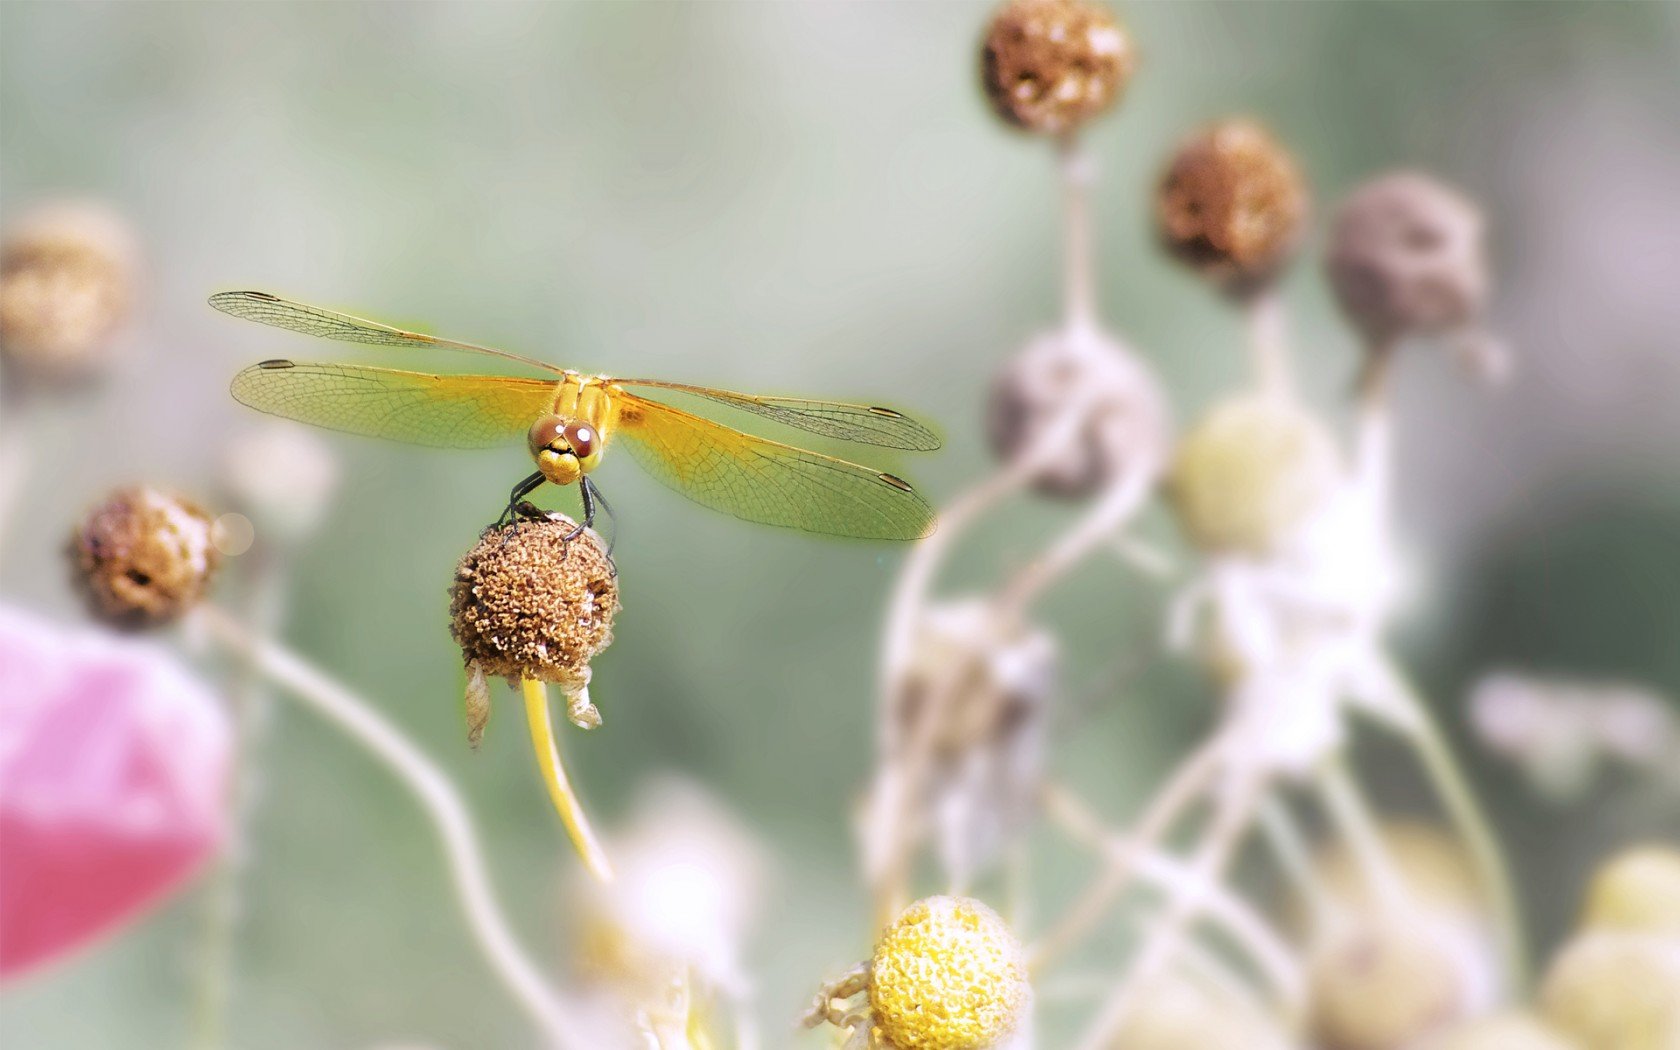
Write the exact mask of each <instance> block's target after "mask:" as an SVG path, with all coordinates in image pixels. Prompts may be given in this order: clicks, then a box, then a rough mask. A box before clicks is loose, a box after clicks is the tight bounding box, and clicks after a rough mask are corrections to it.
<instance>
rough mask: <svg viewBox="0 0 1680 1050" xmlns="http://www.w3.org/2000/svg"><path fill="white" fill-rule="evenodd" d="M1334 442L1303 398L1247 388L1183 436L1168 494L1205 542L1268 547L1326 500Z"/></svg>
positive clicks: (1337, 474)
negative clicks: (1252, 391)
mask: <svg viewBox="0 0 1680 1050" xmlns="http://www.w3.org/2000/svg"><path fill="white" fill-rule="evenodd" d="M1341 473H1342V471H1341V463H1340V459H1339V457H1338V456H1337V453H1336V446H1335V443H1334V441H1333V440H1332V439H1331V437H1330V435H1329V433H1328V432H1327V431H1326V430H1325V428H1324V425H1323V424H1322V423H1320V422H1319V421H1318V420H1317V419H1315V418H1314V417H1313V416H1312V415H1311V414H1310V413H1308V412H1306V411H1305V410H1304V409H1302V408H1301V407H1300V406H1298V405H1295V404H1293V403H1290V402H1287V401H1281V400H1279V399H1276V398H1268V397H1259V396H1253V395H1243V396H1239V397H1236V398H1233V399H1231V400H1228V401H1226V402H1224V403H1222V404H1220V405H1217V406H1215V407H1214V409H1213V410H1212V411H1210V412H1209V413H1208V414H1207V415H1206V416H1205V417H1203V419H1202V420H1201V422H1199V423H1197V424H1196V426H1195V427H1194V428H1193V429H1192V430H1191V431H1190V432H1189V433H1188V434H1186V435H1185V437H1184V440H1183V441H1182V442H1180V443H1179V447H1178V453H1177V455H1176V456H1175V457H1174V459H1173V464H1172V467H1171V469H1170V470H1169V472H1168V475H1167V495H1168V498H1169V499H1170V501H1171V503H1172V506H1173V509H1174V511H1175V512H1176V513H1177V515H1178V521H1179V524H1180V525H1181V526H1182V527H1183V528H1184V531H1185V532H1186V533H1187V534H1188V535H1189V537H1190V539H1191V540H1192V541H1193V542H1195V543H1196V544H1197V545H1198V546H1200V547H1202V548H1203V549H1204V550H1207V551H1210V552H1217V553H1240V554H1251V555H1264V554H1267V553H1269V552H1271V551H1273V550H1275V549H1277V548H1278V547H1279V546H1280V545H1281V544H1282V543H1283V542H1284V541H1285V540H1287V539H1288V538H1289V537H1290V536H1291V535H1292V534H1293V532H1294V530H1295V529H1296V527H1297V526H1299V525H1301V524H1302V523H1303V522H1304V521H1306V520H1307V519H1308V518H1309V517H1311V516H1312V514H1313V512H1315V511H1317V510H1318V509H1319V508H1321V507H1322V506H1323V505H1324V504H1325V502H1326V501H1327V500H1328V498H1329V497H1330V496H1331V495H1332V493H1333V492H1334V491H1335V489H1336V486H1337V485H1338V484H1339V482H1340V479H1341Z"/></svg>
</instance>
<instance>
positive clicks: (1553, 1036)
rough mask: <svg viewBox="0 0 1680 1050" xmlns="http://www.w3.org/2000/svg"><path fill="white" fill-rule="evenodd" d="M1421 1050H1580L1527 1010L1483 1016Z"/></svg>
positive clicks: (1447, 1033) (1432, 1041) (1444, 1035)
mask: <svg viewBox="0 0 1680 1050" xmlns="http://www.w3.org/2000/svg"><path fill="white" fill-rule="evenodd" d="M1420 1050H1577V1047H1576V1046H1575V1044H1574V1043H1572V1042H1570V1041H1569V1040H1568V1039H1565V1038H1564V1037H1563V1036H1562V1035H1559V1034H1558V1033H1557V1032H1556V1031H1554V1030H1553V1029H1551V1028H1550V1027H1548V1026H1547V1025H1546V1024H1545V1023H1544V1022H1542V1021H1541V1020H1540V1019H1539V1018H1537V1017H1535V1016H1534V1015H1532V1014H1530V1013H1528V1012H1527V1011H1519V1010H1513V1011H1510V1012H1508V1013H1502V1014H1495V1015H1494V1016H1492V1017H1483V1018H1479V1019H1477V1020H1475V1021H1471V1022H1470V1023H1468V1024H1465V1025H1460V1026H1459V1027H1457V1028H1454V1029H1452V1030H1451V1031H1449V1032H1446V1033H1443V1034H1442V1035H1441V1036H1440V1037H1438V1038H1436V1039H1432V1040H1430V1041H1429V1042H1427V1043H1425V1044H1424V1045H1423V1047H1422V1048H1420Z"/></svg>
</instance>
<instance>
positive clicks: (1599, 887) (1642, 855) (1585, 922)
mask: <svg viewBox="0 0 1680 1050" xmlns="http://www.w3.org/2000/svg"><path fill="white" fill-rule="evenodd" d="M1581 925H1582V926H1583V927H1586V928H1588V929H1595V930H1598V929H1603V930H1630V931H1631V930H1639V931H1644V932H1646V933H1661V934H1666V935H1668V936H1670V937H1680V850H1677V849H1675V848H1674V847H1672V846H1661V845H1656V844H1650V845H1645V846H1637V847H1635V848H1633V849H1630V850H1627V851H1626V852H1624V853H1621V854H1619V855H1617V856H1615V857H1613V858H1611V859H1610V860H1609V861H1607V862H1605V863H1604V864H1603V865H1601V866H1600V867H1599V869H1598V873H1597V874H1596V875H1594V876H1593V880H1592V885H1591V886H1590V887H1588V889H1587V903H1586V908H1585V909H1584V912H1583V914H1582V916H1581ZM1676 994H1677V995H1680V992H1677V993H1676Z"/></svg>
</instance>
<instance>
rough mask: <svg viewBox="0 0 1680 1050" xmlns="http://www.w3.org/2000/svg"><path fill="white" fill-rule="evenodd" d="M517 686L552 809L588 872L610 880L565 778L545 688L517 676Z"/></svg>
mask: <svg viewBox="0 0 1680 1050" xmlns="http://www.w3.org/2000/svg"><path fill="white" fill-rule="evenodd" d="M519 687H520V691H521V692H523V693H524V695H525V718H526V720H527V721H528V722H529V723H530V725H531V748H532V751H533V752H534V753H535V754H536V756H537V767H538V768H539V769H541V770H542V776H543V783H545V784H547V785H548V797H549V798H550V799H551V800H553V802H554V809H555V812H557V813H559V814H560V823H562V824H564V825H566V834H567V835H568V836H570V837H571V840H572V845H573V846H574V847H575V848H576V849H577V851H578V856H580V857H582V858H583V863H584V866H585V867H587V868H588V869H589V873H590V874H591V875H593V876H595V878H597V879H599V880H600V881H602V882H611V881H612V877H613V876H612V865H611V864H609V863H608V862H607V853H606V850H603V849H602V848H601V843H600V841H599V840H597V839H596V838H595V832H594V831H592V830H591V829H590V827H589V818H588V817H587V816H585V815H584V812H583V805H582V804H581V803H580V802H579V801H578V797H577V794H576V793H575V792H573V791H572V785H571V782H570V781H569V780H567V779H566V767H565V766H563V765H561V763H560V745H559V741H557V740H556V739H555V738H554V720H553V719H552V718H550V717H549V713H548V687H547V686H546V685H544V684H543V683H541V682H539V681H537V680H535V679H533V678H523V679H520V682H519Z"/></svg>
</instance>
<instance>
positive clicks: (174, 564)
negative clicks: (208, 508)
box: [70, 486, 221, 627]
mask: <svg viewBox="0 0 1680 1050" xmlns="http://www.w3.org/2000/svg"><path fill="white" fill-rule="evenodd" d="M70 556H71V558H72V560H73V562H74V563H75V569H76V576H77V579H78V581H79V582H80V584H81V589H82V591H83V592H84V594H85V595H86V597H87V600H88V605H89V607H90V608H91V609H92V610H93V613H94V615H96V616H98V617H99V618H101V619H103V620H105V621H107V622H110V623H113V624H116V625H119V626H123V627H142V626H148V625H152V624H160V623H166V622H168V621H170V620H174V619H176V618H177V617H179V616H180V615H181V614H182V613H184V612H186V611H187V610H188V609H190V608H192V606H193V605H194V604H195V603H196V602H197V601H198V600H199V599H200V598H201V597H202V596H203V595H204V591H205V589H206V587H207V586H208V585H209V582H210V578H211V576H212V575H213V574H214V573H215V571H216V566H217V564H218V563H219V562H220V560H221V556H220V555H219V554H218V553H217V550H216V547H215V544H214V542H213V525H212V522H211V520H210V516H209V515H208V514H206V513H205V512H204V511H203V510H202V509H200V508H199V506H198V505H197V504H195V503H192V502H191V501H189V500H186V499H182V498H181V497H179V496H174V495H171V494H169V493H165V492H160V491H158V490H156V489H152V488H146V487H143V486H134V487H130V488H124V489H119V490H118V491H116V492H114V493H112V494H111V496H110V497H109V498H108V499H106V500H105V502H103V503H101V504H99V505H98V506H96V507H94V508H93V510H92V511H90V512H89V513H88V515H87V517H86V518H85V519H83V521H82V523H81V525H80V526H78V527H77V529H76V531H75V533H74V534H73V535H72V536H71V540H70Z"/></svg>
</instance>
